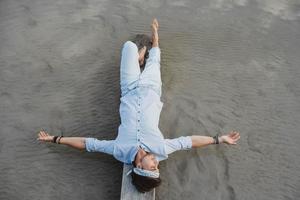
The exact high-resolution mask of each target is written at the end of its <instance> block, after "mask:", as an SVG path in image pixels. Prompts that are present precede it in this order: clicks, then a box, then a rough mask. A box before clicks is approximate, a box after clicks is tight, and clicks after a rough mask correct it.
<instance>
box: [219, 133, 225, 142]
mask: <svg viewBox="0 0 300 200" xmlns="http://www.w3.org/2000/svg"><path fill="white" fill-rule="evenodd" d="M219 143H220V144H221V143H224V137H223V135H222V136H220V137H219Z"/></svg>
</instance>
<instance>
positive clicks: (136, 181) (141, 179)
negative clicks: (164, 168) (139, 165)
mask: <svg viewBox="0 0 300 200" xmlns="http://www.w3.org/2000/svg"><path fill="white" fill-rule="evenodd" d="M131 177H132V184H133V185H134V186H135V187H136V189H137V190H138V191H139V192H142V193H145V192H149V191H151V190H152V189H153V188H155V187H158V186H159V185H160V184H161V179H160V178H159V177H158V178H151V177H147V176H141V175H138V174H136V173H134V172H133V171H132V172H131Z"/></svg>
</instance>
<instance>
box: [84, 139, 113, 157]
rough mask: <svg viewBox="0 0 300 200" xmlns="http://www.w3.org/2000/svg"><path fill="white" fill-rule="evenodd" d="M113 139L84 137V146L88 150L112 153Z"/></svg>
mask: <svg viewBox="0 0 300 200" xmlns="http://www.w3.org/2000/svg"><path fill="white" fill-rule="evenodd" d="M114 145H115V141H114V140H98V139H96V138H86V139H85V148H86V150H87V151H88V152H103V153H107V154H110V155H112V154H113V152H114Z"/></svg>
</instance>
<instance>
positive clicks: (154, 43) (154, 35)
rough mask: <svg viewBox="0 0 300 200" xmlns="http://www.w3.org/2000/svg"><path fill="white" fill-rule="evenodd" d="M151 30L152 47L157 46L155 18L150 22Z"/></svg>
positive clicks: (156, 23)
mask: <svg viewBox="0 0 300 200" xmlns="http://www.w3.org/2000/svg"><path fill="white" fill-rule="evenodd" d="M151 30H152V47H158V40H159V38H158V21H157V19H156V18H154V19H153V21H152V24H151Z"/></svg>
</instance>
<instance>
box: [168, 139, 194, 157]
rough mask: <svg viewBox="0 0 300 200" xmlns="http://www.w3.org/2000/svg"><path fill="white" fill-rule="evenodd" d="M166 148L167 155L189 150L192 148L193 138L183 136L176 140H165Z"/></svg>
mask: <svg viewBox="0 0 300 200" xmlns="http://www.w3.org/2000/svg"><path fill="white" fill-rule="evenodd" d="M165 147H166V153H167V154H171V153H173V152H175V151H179V150H188V149H191V148H192V138H191V137H190V136H181V137H178V138H174V139H165Z"/></svg>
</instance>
